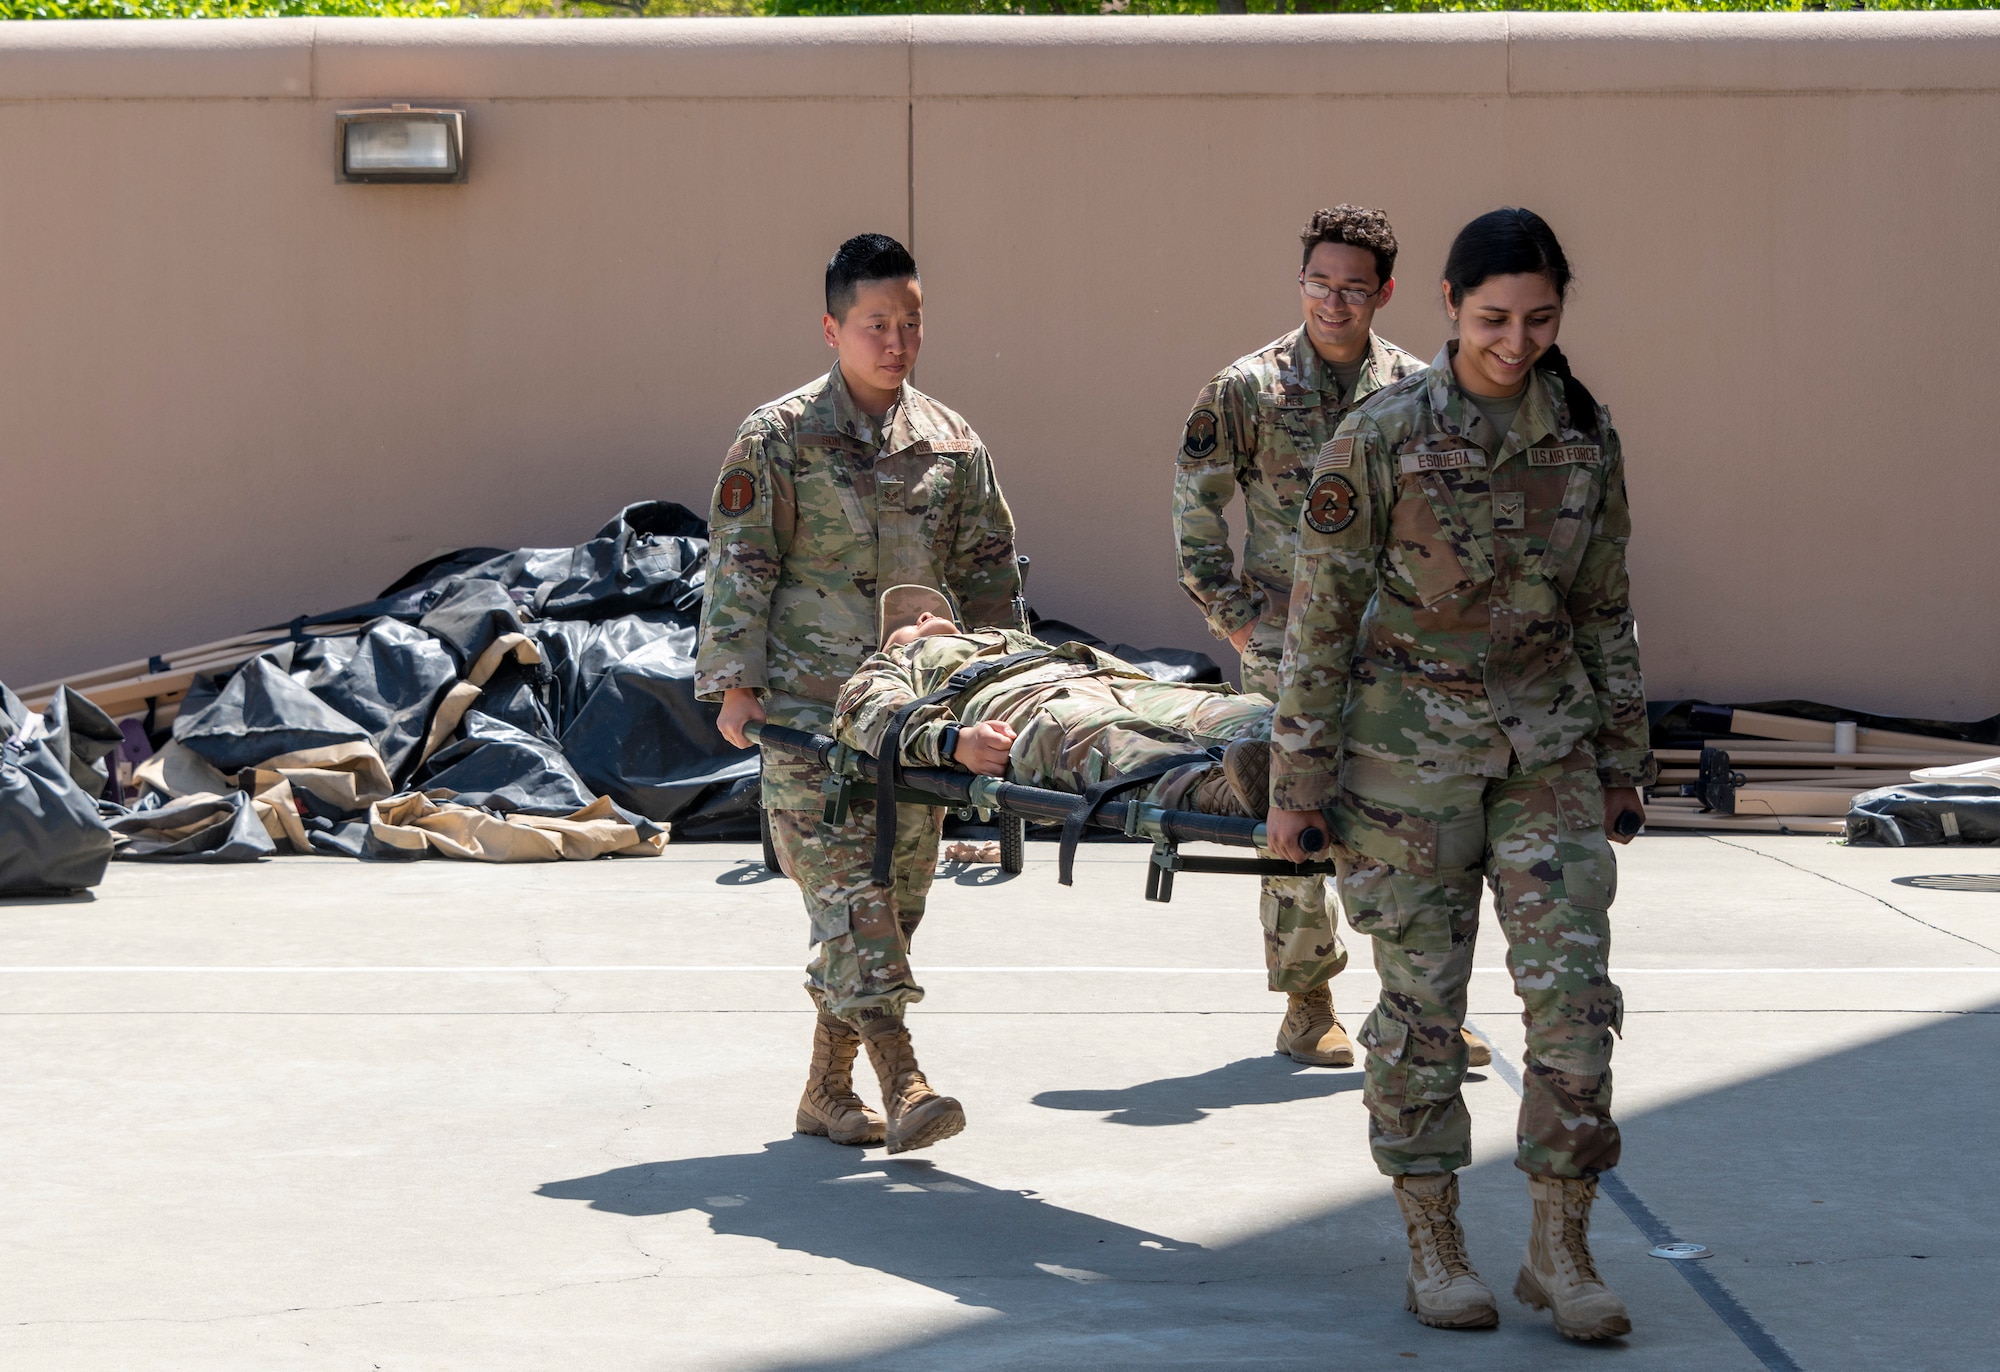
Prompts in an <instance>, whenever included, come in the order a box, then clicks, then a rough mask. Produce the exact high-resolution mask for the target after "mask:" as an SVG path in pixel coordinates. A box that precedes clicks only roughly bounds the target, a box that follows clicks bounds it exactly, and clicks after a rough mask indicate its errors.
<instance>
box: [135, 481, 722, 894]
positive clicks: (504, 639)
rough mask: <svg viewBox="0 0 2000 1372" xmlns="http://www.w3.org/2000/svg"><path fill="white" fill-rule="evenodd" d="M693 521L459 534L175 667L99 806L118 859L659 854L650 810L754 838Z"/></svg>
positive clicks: (629, 515) (654, 516) (662, 516)
mask: <svg viewBox="0 0 2000 1372" xmlns="http://www.w3.org/2000/svg"><path fill="white" fill-rule="evenodd" d="M706 533H707V530H706V528H705V526H704V525H703V523H702V521H701V520H700V519H699V518H698V517H697V516H695V515H694V514H692V513H691V512H689V511H688V510H686V509H684V508H683V507H681V506H679V505H674V504H669V503H666V502H650V503H647V504H642V505H634V506H631V507H629V508H627V509H625V510H623V511H621V512H620V513H619V515H618V517H617V518H615V519H613V520H612V521H611V523H609V524H607V525H606V526H605V527H604V528H603V529H601V530H600V531H599V532H598V534H597V536H596V537H595V538H593V539H591V540H589V541H588V542H586V543H583V544H581V545H579V546H577V547H574V548H527V549H521V550H518V551H515V552H505V551H503V550H500V549H493V548H473V549H465V550H462V551H460V552H457V553H452V554H449V555H447V556H445V557H442V558H436V559H433V560H432V561H431V562H429V563H426V564H425V565H424V566H422V567H419V568H417V569H415V570H414V571H412V572H411V573H409V574H408V575H407V576H405V577H404V578H403V579H402V580H400V581H398V582H397V583H396V584H395V585H394V586H392V587H390V588H389V590H387V591H385V592H384V593H383V594H382V595H381V597H379V598H378V599H377V600H375V601H372V602H370V603H368V604H366V605H359V606H351V607H348V608H346V609H342V610H337V611H333V612H331V613H329V614H325V615H317V616H313V617H312V618H310V619H302V620H298V621H295V622H294V623H293V625H292V626H291V639H290V641H287V642H283V643H280V644H277V645H276V646H274V647H271V648H269V649H266V650H265V651H264V652H262V653H260V654H258V655H257V656H255V657H253V658H251V659H250V660H249V661H247V662H245V663H243V664H242V666H240V667H238V668H236V669H234V670H233V671H232V672H230V673H228V674H227V675H226V676H223V677H220V678H217V679H209V678H198V679H197V680H196V682H195V684H194V686H193V687H192V688H191V689H190V690H189V692H188V695H187V698H186V700H184V701H183V702H182V703H181V707H180V712H179V715H178V717H177V718H176V719H175V720H174V723H173V731H172V737H171V739H169V740H162V741H161V743H162V746H161V747H160V748H159V751H158V752H157V753H156V754H154V755H153V756H152V757H151V758H149V759H148V760H146V761H145V762H144V764H143V765H141V766H140V767H139V768H138V771H137V775H136V781H137V783H138V786H139V788H140V797H139V800H138V802H137V803H136V804H135V805H133V806H132V807H131V808H130V809H129V810H125V809H118V812H117V813H116V814H115V817H113V818H112V819H111V828H112V830H113V832H114V833H115V834H116V835H117V837H118V842H119V851H118V856H120V857H131V858H147V859H153V860H156V861H230V860H242V859H249V858H255V857H259V856H263V855H265V854H268V853H273V852H278V851H291V852H311V853H326V854H341V855H346V856H351V857H360V858H369V859H377V860H384V859H386V860H396V859H409V858H423V857H432V856H444V857H454V858H473V859H479V860H484V861H492V862H517V861H547V860H551V859H557V858H592V857H600V856H604V855H606V854H613V855H619V856H650V855H653V854H657V853H658V852H659V851H660V849H661V847H662V845H663V844H664V843H665V842H666V837H667V829H668V825H669V824H670V823H673V824H676V825H677V826H680V827H683V828H684V829H691V830H693V831H695V832H696V833H699V832H701V831H702V830H704V829H710V830H715V829H721V830H724V831H731V830H733V831H736V832H741V831H743V830H744V829H745V828H747V829H748V831H749V832H750V833H753V834H754V833H755V811H754V808H753V807H754V799H755V798H754V794H753V793H752V790H751V787H752V786H753V785H754V781H755V776H756V770H757V761H756V755H755V754H754V753H746V752H741V751H739V750H737V749H734V748H731V747H730V746H729V745H728V744H727V743H725V742H724V741H723V739H722V737H721V736H720V735H719V734H718V733H716V731H715V727H714V712H713V710H711V709H710V708H708V707H706V706H703V705H700V704H698V703H697V702H696V701H695V699H694V691H693V674H694V662H693V654H694V640H695V632H696V625H697V620H698V618H699V615H700V607H701V590H702V577H703V567H704V563H705V560H706V557H707V551H708V545H707V540H706ZM355 622H360V623H361V624H362V627H361V629H360V630H359V632H349V633H345V634H340V635H338V636H332V637H317V636H314V633H313V629H314V625H315V624H352V623H355ZM113 808H116V807H107V809H113Z"/></svg>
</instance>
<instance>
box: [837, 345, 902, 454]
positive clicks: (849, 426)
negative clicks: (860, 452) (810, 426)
mask: <svg viewBox="0 0 2000 1372" xmlns="http://www.w3.org/2000/svg"><path fill="white" fill-rule="evenodd" d="M909 395H910V388H909V387H908V386H907V385H905V386H904V387H903V389H902V391H901V393H900V394H898V395H897V397H896V403H895V404H894V405H891V406H890V407H889V413H888V414H886V415H884V416H883V417H882V422H881V423H879V424H878V423H877V422H876V420H875V417H874V416H873V415H871V414H869V413H868V412H867V411H866V410H864V409H862V408H861V406H860V405H859V404H858V403H856V401H855V399H854V393H853V392H852V391H850V390H848V389H847V378H846V377H844V376H842V375H841V374H840V363H839V362H838V361H835V362H834V364H833V370H832V371H830V372H828V373H827V374H826V385H825V387H824V388H823V389H822V390H821V392H820V396H819V405H820V414H819V415H818V418H819V419H820V420H822V421H823V422H824V423H825V424H826V426H827V429H828V431H829V432H832V433H838V434H844V435H845V436H847V437H848V438H851V439H853V440H854V441H855V442H857V443H861V444H865V445H866V446H868V447H870V448H873V447H874V446H876V444H878V443H880V442H881V441H882V436H883V431H884V430H885V429H886V430H888V431H889V432H891V433H893V432H894V431H895V428H896V425H897V423H898V422H899V421H900V420H901V418H902V415H903V412H904V411H905V410H907V409H909V405H908V403H907V402H908V400H909Z"/></svg>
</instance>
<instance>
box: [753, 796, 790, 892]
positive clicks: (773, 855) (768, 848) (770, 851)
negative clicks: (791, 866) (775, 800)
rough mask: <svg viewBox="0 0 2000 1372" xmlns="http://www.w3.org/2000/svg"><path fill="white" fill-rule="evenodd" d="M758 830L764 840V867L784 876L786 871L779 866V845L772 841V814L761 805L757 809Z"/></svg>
mask: <svg viewBox="0 0 2000 1372" xmlns="http://www.w3.org/2000/svg"><path fill="white" fill-rule="evenodd" d="M757 828H758V831H759V835H760V837H762V838H763V840H764V865H765V866H766V867H768V868H770V869H771V870H772V871H774V872H776V873H777V874H778V875H779V876H783V875H784V874H785V869H784V868H783V867H780V866H779V865H778V845H777V844H775V843H773V842H772V841H771V812H770V811H769V810H766V809H765V808H764V807H763V806H761V805H760V806H758V807H757Z"/></svg>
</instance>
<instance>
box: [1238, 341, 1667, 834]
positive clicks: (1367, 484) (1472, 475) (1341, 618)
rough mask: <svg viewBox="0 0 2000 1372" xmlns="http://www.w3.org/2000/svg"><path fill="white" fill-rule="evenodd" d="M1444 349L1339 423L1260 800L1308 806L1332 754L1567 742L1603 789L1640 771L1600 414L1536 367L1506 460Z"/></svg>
mask: <svg viewBox="0 0 2000 1372" xmlns="http://www.w3.org/2000/svg"><path fill="white" fill-rule="evenodd" d="M1452 346H1453V345H1449V344H1448V345H1447V346H1446V348H1445V350H1444V351H1443V352H1440V353H1439V354H1438V357H1437V360H1436V361H1435V362H1433V363H1432V364H1431V365H1430V367H1429V368H1428V369H1427V370H1425V371H1424V372H1422V373H1420V374H1418V375H1416V376H1413V377H1411V378H1409V379H1408V380H1406V381H1403V382H1402V383H1400V384H1399V385H1396V386H1392V387H1390V388H1388V389H1386V390H1384V391H1381V392H1380V393H1378V394H1377V395H1375V396H1374V397H1373V398H1371V399H1370V400H1369V401H1368V403H1367V404H1365V405H1363V406H1362V407H1361V408H1360V409H1359V410H1357V411H1356V412H1355V413H1353V414H1351V415H1349V416H1348V418H1347V420H1346V422H1344V423H1343V424H1342V425H1341V426H1340V432H1339V433H1338V434H1337V435H1336V436H1335V438H1334V440H1333V442H1331V443H1329V444H1328V445H1327V448H1326V451H1325V452H1323V453H1322V454H1321V455H1320V458H1319V461H1318V463H1317V464H1316V466H1315V468H1314V472H1313V481H1312V486H1311V488H1310V490H1309V492H1308V494H1307V497H1306V502H1305V512H1304V518H1303V520H1302V522H1301V524H1300V528H1299V538H1300V543H1299V559H1298V567H1297V570H1296V575H1295V578H1294V582H1293V588H1292V609H1291V617H1290V621H1289V624H1288V625H1287V631H1286V636H1285V663H1284V686H1283V690H1282V692H1281V694H1280V696H1279V700H1278V712H1277V717H1276V719H1275V720H1274V721H1273V724H1272V743H1273V745H1274V746H1273V750H1272V759H1271V794H1272V803H1273V804H1274V805H1276V806H1278V807H1279V808H1281V809H1287V810H1313V809H1319V808H1322V807H1324V806H1326V805H1328V804H1330V803H1331V802H1332V800H1333V799H1334V796H1335V794H1336V793H1337V791H1338V789H1339V773H1340V759H1341V755H1342V753H1343V751H1345V752H1350V753H1358V754H1362V755H1365V756H1368V757H1374V758H1382V759H1385V760H1388V761H1392V762H1401V763H1406V764H1411V765H1415V766H1418V767H1422V768H1426V769H1429V770H1433V771H1437V772H1444V773H1457V774H1473V775H1479V776H1505V775H1506V774H1507V772H1508V769H1509V766H1510V763H1511V762H1512V760H1513V759H1516V758H1518V759H1519V762H1520V765H1521V766H1522V767H1524V768H1526V767H1537V766H1542V765H1544V764H1547V763H1550V762H1554V761H1556V760H1558V759H1560V758H1562V757H1564V756H1566V755H1567V754H1569V753H1570V752H1571V751H1572V750H1573V749H1574V748H1576V747H1577V746H1578V745H1579V744H1581V745H1586V746H1588V747H1589V748H1590V749H1591V750H1592V751H1593V753H1594V754H1595V756H1596V759H1597V768H1598V773H1599V775H1600V776H1601V777H1602V778H1603V779H1604V782H1605V784H1606V785H1614V786H1629V785H1635V784H1639V783H1641V782H1643V781H1647V780H1650V779H1651V776H1652V775H1653V773H1654V770H1655V769H1654V763H1653V757H1652V754H1651V753H1650V752H1649V751H1648V749H1647V735H1646V697H1645V691H1644V688H1643V687H1642V685H1641V684H1640V679H1639V640H1638V631H1637V629H1636V627H1635V626H1634V624H1633V620H1632V607H1631V596H1630V587H1629V583H1628V579H1627V575H1626V567H1625V546H1626V543H1627V541H1628V540H1629V539H1630V537H1631V532H1632V521H1631V512H1630V510H1629V508H1628V507H1627V505H1626V502H1625V458H1624V453H1623V451H1622V449H1621V448H1620V446H1619V442H1618V435H1617V432H1616V431H1615V430H1614V429H1613V428H1612V427H1611V416H1610V415H1609V414H1608V413H1607V412H1606V411H1605V410H1604V409H1603V408H1602V407H1599V410H1598V415H1597V423H1598V434H1599V437H1597V438H1596V439H1592V438H1590V437H1588V436H1586V435H1585V434H1583V433H1581V432H1579V431H1578V430H1577V429H1575V428H1574V427H1572V425H1571V423H1570V416H1569V413H1568V410H1567V408H1566V406H1565V405H1564V403H1563V392H1562V383H1561V382H1560V381H1558V380H1556V379H1554V378H1553V377H1550V376H1548V375H1547V374H1545V373H1541V372H1537V373H1536V374H1535V375H1534V377H1533V378H1532V379H1531V380H1530V382H1529V383H1528V392H1527V395H1526V396H1525V397H1524V399H1523V401H1522V404H1521V409H1520V413H1519V415H1518V416H1517V417H1516V418H1515V420H1514V427H1513V430H1512V431H1511V432H1510V433H1509V434H1507V436H1506V439H1505V442H1503V443H1500V444H1499V445H1498V456H1497V458H1493V459H1489V457H1488V455H1487V449H1488V447H1489V446H1491V445H1492V444H1493V434H1492V431H1491V426H1490V425H1489V424H1487V422H1486V419H1485V417H1484V416H1483V415H1481V414H1480V412H1479V410H1478V408H1477V407H1476V406H1474V405H1473V404H1472V402H1471V401H1470V400H1468V399H1467V398H1466V397H1465V395H1464V394H1463V393H1462V392H1461V391H1460V390H1459V388H1458V384H1457V382H1456V381H1455V380H1454V378H1453V376H1452V370H1451V356H1450V354H1451V349H1452Z"/></svg>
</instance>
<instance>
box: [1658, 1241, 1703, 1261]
mask: <svg viewBox="0 0 2000 1372" xmlns="http://www.w3.org/2000/svg"><path fill="white" fill-rule="evenodd" d="M1647 1251H1648V1254H1649V1256H1652V1257H1655V1258H1671V1259H1673V1260H1674V1261H1675V1262H1690V1261H1692V1260H1694V1259H1695V1258H1712V1257H1714V1256H1715V1252H1714V1250H1713V1249H1711V1248H1709V1247H1707V1246H1706V1245H1705V1244H1699V1243H1663V1244H1661V1245H1660V1246H1659V1247H1658V1248H1653V1249H1649V1250H1647Z"/></svg>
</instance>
